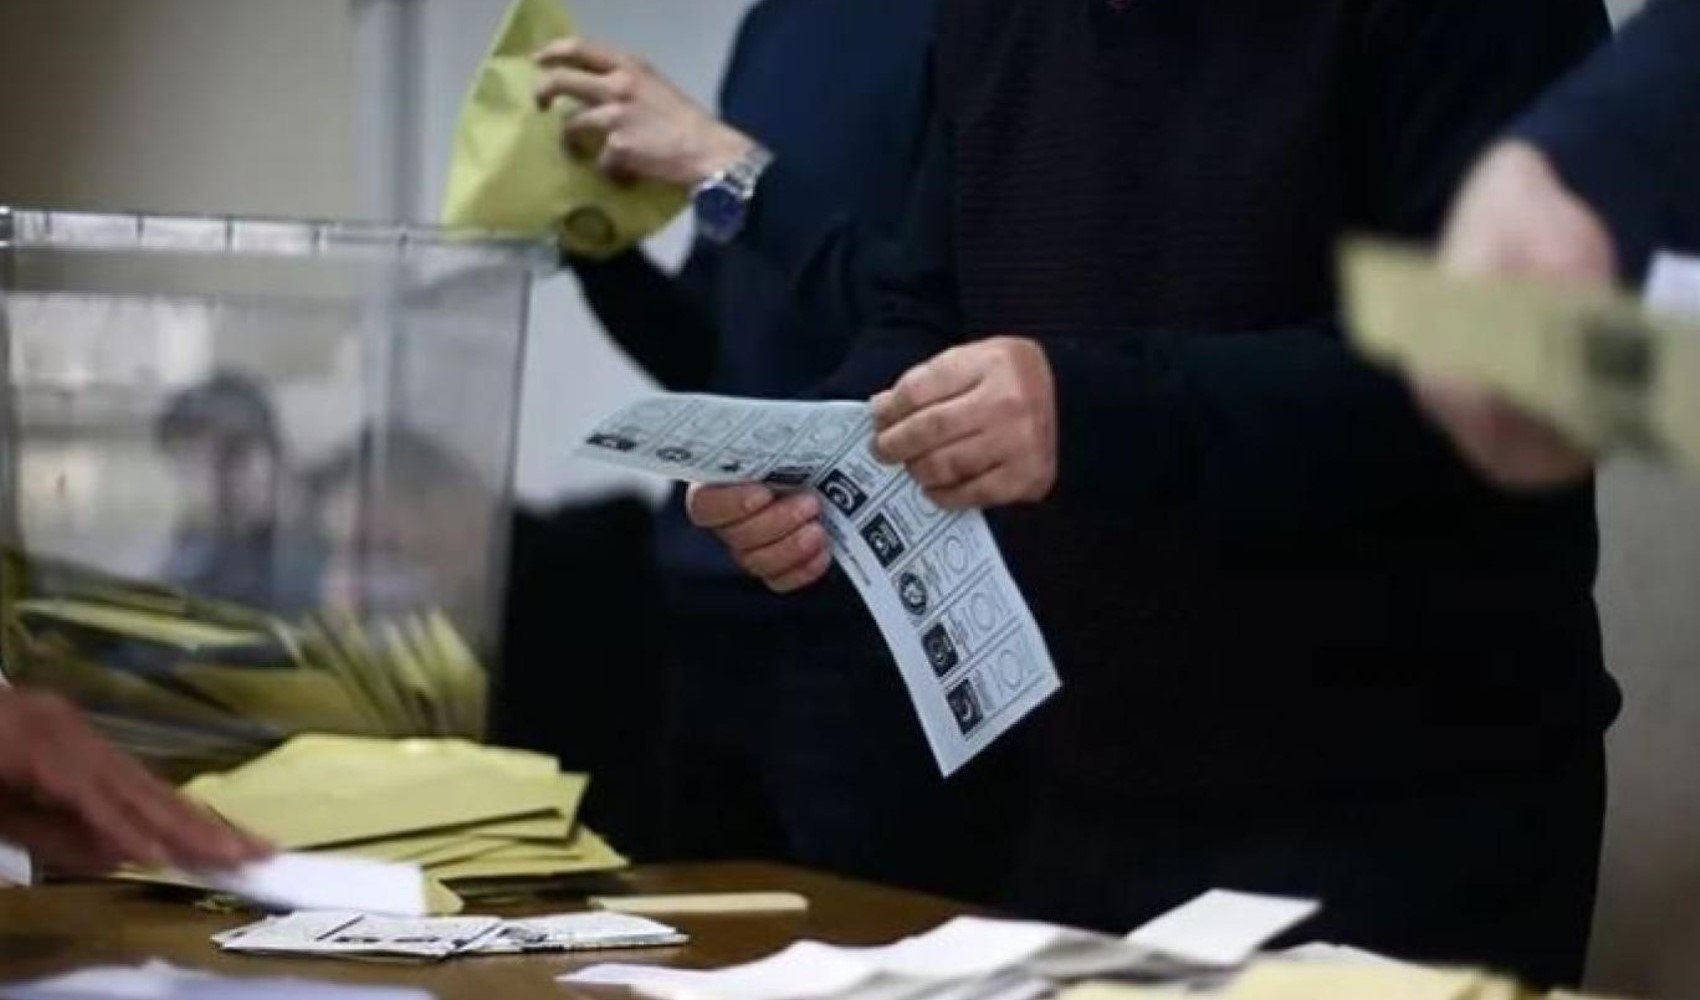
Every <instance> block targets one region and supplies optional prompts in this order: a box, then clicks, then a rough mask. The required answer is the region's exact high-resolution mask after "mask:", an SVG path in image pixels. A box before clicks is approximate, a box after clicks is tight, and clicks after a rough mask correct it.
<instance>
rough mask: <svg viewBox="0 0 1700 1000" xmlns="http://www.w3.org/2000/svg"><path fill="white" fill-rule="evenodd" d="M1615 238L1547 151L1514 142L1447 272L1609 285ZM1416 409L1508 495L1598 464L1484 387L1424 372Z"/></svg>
mask: <svg viewBox="0 0 1700 1000" xmlns="http://www.w3.org/2000/svg"><path fill="white" fill-rule="evenodd" d="M1615 258H1616V251H1615V248H1614V247H1613V246H1612V239H1611V235H1610V233H1609V232H1608V231H1607V229H1606V227H1605V224H1604V223H1603V222H1601V221H1600V219H1599V217H1598V216H1597V215H1595V214H1594V211H1593V210H1592V209H1591V208H1589V207H1588V205H1586V204H1585V203H1584V202H1583V201H1582V200H1581V199H1579V198H1577V197H1576V196H1575V195H1574V194H1572V193H1571V192H1570V191H1569V190H1568V189H1566V188H1565V186H1564V183H1563V181H1561V180H1560V179H1559V177H1558V175H1557V173H1556V172H1554V170H1553V168H1552V166H1551V164H1549V163H1548V162H1547V160H1546V158H1545V157H1544V156H1542V155H1541V154H1540V152H1539V151H1537V150H1536V149H1534V148H1533V147H1531V146H1527V145H1525V144H1522V143H1518V142H1508V143H1505V144H1503V145H1501V146H1499V147H1498V148H1496V149H1494V150H1493V151H1492V152H1490V153H1489V154H1488V155H1487V156H1485V157H1484V158H1483V159H1482V161H1481V163H1480V164H1478V165H1477V167H1476V169H1475V171H1474V172H1473V173H1472V174H1471V176H1470V179H1469V181H1468V182H1467V183H1466V185H1465V187H1464V189H1463V191H1462V193H1461V194H1460V195H1459V197H1458V200H1457V202H1456V203H1455V204H1454V206H1453V210H1452V216H1451V218H1450V220H1449V221H1448V223H1447V227H1446V234H1445V238H1444V241H1443V244H1442V247H1441V264H1442V266H1443V267H1444V268H1446V269H1447V270H1448V271H1451V272H1453V273H1455V274H1459V275H1465V276H1478V277H1491V276H1496V275H1499V276H1513V275H1521V276H1527V277H1534V278H1550V279H1552V280H1553V281H1555V282H1564V283H1567V284H1579V285H1585V286H1600V287H1605V286H1609V285H1610V284H1611V281H1612V276H1613V275H1614V274H1615V273H1616V260H1615ZM1411 387H1412V391H1413V392H1414V394H1415V395H1416V398H1417V402H1418V404H1419V405H1420V406H1421V407H1422V408H1423V410H1424V412H1426V413H1427V414H1428V415H1429V417H1430V418H1431V419H1433V420H1434V421H1435V423H1436V424H1438V425H1439V426H1440V427H1441V429H1443V430H1444V431H1445V432H1446V433H1447V435H1448V436H1449V437H1450V438H1451V439H1452V442H1453V444H1454V445H1456V446H1457V448H1458V451H1459V453H1460V454H1461V455H1462V456H1463V457H1464V459H1465V460H1466V461H1468V462H1469V463H1470V464H1471V465H1472V466H1473V467H1475V468H1476V469H1477V470H1479V471H1480V472H1481V473H1482V474H1483V475H1485V476H1486V477H1487V478H1488V479H1490V480H1491V481H1493V482H1494V483H1495V484H1496V485H1499V486H1501V487H1504V488H1508V489H1538V488H1545V487H1553V486H1562V485H1564V484H1566V483H1569V482H1574V481H1576V480H1578V479H1581V478H1583V477H1584V476H1586V475H1587V474H1588V473H1589V471H1590V470H1591V469H1592V468H1593V459H1592V458H1591V457H1590V456H1589V455H1588V454H1586V453H1585V452H1583V451H1582V450H1580V449H1578V448H1577V447H1576V446H1575V445H1574V444H1572V443H1571V442H1570V441H1569V440H1568V439H1566V438H1565V436H1564V435H1563V434H1562V433H1561V432H1560V431H1558V430H1557V429H1556V428H1554V427H1553V426H1552V425H1550V424H1548V423H1546V422H1544V421H1541V420H1539V419H1538V418H1536V417H1534V416H1531V415H1529V414H1528V413H1526V412H1525V411H1523V410H1521V409H1519V408H1517V407H1515V406H1513V405H1511V404H1509V403H1507V402H1506V401H1505V400H1504V399H1503V398H1502V397H1501V396H1499V395H1498V394H1496V393H1494V392H1492V391H1489V390H1487V389H1485V388H1482V387H1480V386H1479V385H1476V384H1473V383H1470V382H1467V381H1460V380H1457V379H1452V378H1445V377H1439V376H1433V375H1425V374H1422V373H1417V374H1415V375H1413V376H1412V377H1411Z"/></svg>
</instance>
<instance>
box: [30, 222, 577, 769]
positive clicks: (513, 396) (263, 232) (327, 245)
mask: <svg viewBox="0 0 1700 1000" xmlns="http://www.w3.org/2000/svg"><path fill="white" fill-rule="evenodd" d="M550 263H551V255H550V253H549V251H548V250H547V248H545V247H544V246H542V245H540V244H533V243H526V242H501V241H473V240H469V239H460V238H458V237H451V236H449V235H447V234H444V233H441V232H437V231H433V230H429V229H417V228H412V229H402V228H389V227H381V226H371V225H348V224H319V223H296V222H278V221H263V220H239V219H212V218H176V217H161V216H138V215H92V214H83V213H64V212H38V211H27V210H6V209H0V347H3V349H0V365H3V366H4V367H3V369H0V374H3V378H0V394H3V395H0V421H3V428H4V434H3V436H0V477H3V478H0V482H3V484H4V489H3V490H0V545H3V547H4V548H3V555H4V560H3V564H0V624H3V626H4V631H3V641H0V665H3V669H4V671H5V674H6V677H7V679H8V680H9V681H11V682H12V683H14V684H20V685H30V686H37V687H41V688H48V689H52V690H56V691H58V692H60V693H62V694H64V695H66V696H67V697H69V698H71V699H72V700H74V701H76V702H78V703H79V704H80V705H82V706H83V707H84V708H85V709H86V710H87V711H88V713H89V715H90V716H91V718H92V719H93V720H94V721H95V722H96V723H97V724H98V725H99V726H100V727H101V728H102V729H103V730H104V731H105V732H106V733H107V734H108V735H109V736H111V737H112V738H113V739H115V740H116V741H117V742H118V743H120V744H121V745H123V746H125V747H126V748H128V749H130V750H132V751H134V752H136V753H138V754H140V755H141V756H142V757H143V758H144V759H146V760H148V761H149V762H151V763H153V764H154V765H156V766H157V767H158V768H159V769H160V770H162V771H163V772H165V773H167V774H169V775H172V776H183V775H187V774H191V773H194V772H198V771H201V770H206V769H213V768H223V767H227V766H231V765H233V764H236V763H240V762H242V761H244V760H247V759H249V758H251V757H253V756H255V755H257V754H259V753H262V752H264V751H265V750H268V749H270V748H271V747H273V746H275V745H277V744H278V743H279V742H281V741H283V740H284V739H287V738H288V737H289V736H291V735H294V734H297V733H301V732H333V733H348V734H371V735H388V736H403V735H458V736H467V737H471V738H477V737H479V736H480V735H481V734H482V732H483V729H484V725H485V716H486V703H487V700H488V690H489V687H490V680H491V678H490V677H489V676H488V674H487V672H486V666H485V665H486V664H489V663H491V662H492V657H491V654H492V653H493V652H494V650H495V649H496V646H497V642H498V639H499V636H498V635H497V634H496V633H497V631H498V628H499V623H500V621H501V614H500V612H501V608H500V602H501V599H502V590H503V582H504V580H505V577H506V569H507V567H506V562H507V542H508V535H507V525H508V509H509V500H510V483H511V471H512V464H513V453H514V444H515V434H516V422H517V413H518V396H519V383H518V376H519V365H520V360H521V353H522V348H523V343H524V335H525V321H526V305H527V300H528V295H529V290H530V284H531V281H532V278H533V277H534V275H535V274H536V273H537V272H538V271H539V270H540V269H541V268H543V267H546V266H548V265H549V264H550Z"/></svg>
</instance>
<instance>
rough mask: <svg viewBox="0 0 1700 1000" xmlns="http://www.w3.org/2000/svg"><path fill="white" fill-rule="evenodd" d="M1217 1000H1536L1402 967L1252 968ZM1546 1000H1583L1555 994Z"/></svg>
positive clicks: (1095, 995) (1100, 989)
mask: <svg viewBox="0 0 1700 1000" xmlns="http://www.w3.org/2000/svg"><path fill="white" fill-rule="evenodd" d="M1215 995H1216V996H1217V997H1218V998H1219V1000H1540V998H1541V997H1543V996H1546V995H1545V994H1540V993H1534V992H1526V991H1524V990H1522V989H1521V988H1519V987H1518V986H1517V984H1515V983H1513V982H1512V981H1510V980H1508V979H1502V978H1499V977H1496V976H1492V975H1489V974H1487V973H1484V972H1474V971H1460V970H1449V969H1431V968H1425V967H1423V966H1419V965H1407V964H1405V963H1403V962H1355V961H1347V962H1314V961H1306V962H1292V961H1276V960H1270V961H1261V962H1257V963H1254V964H1253V965H1251V966H1250V967H1249V968H1247V969H1246V970H1245V971H1244V972H1242V973H1241V974H1240V975H1239V976H1237V977H1236V978H1235V979H1234V981H1233V982H1232V983H1230V984H1229V985H1228V986H1227V988H1226V989H1224V990H1223V991H1222V992H1220V993H1217V994H1215ZM1173 996H1176V994H1175V993H1173V992H1168V991H1165V990H1163V989H1162V988H1159V987H1139V986H1127V985H1122V984H1118V983H1084V984H1081V985H1079V986H1075V987H1072V988H1070V989H1067V990H1064V991H1063V992H1062V993H1060V994H1058V998H1057V1000H1160V998H1166V997H1173ZM1549 1000H1586V998H1583V997H1580V996H1577V995H1575V994H1569V993H1554V994H1551V995H1550V998H1549Z"/></svg>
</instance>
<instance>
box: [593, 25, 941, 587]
mask: <svg viewBox="0 0 1700 1000" xmlns="http://www.w3.org/2000/svg"><path fill="white" fill-rule="evenodd" d="M933 18H934V5H933V3H932V2H931V0H766V2H764V3H761V4H758V5H757V6H756V7H755V8H754V9H752V10H751V12H750V13H749V15H748V16H747V17H746V18H745V20H744V24H743V27H742V29H741V30H740V31H739V33H738V39H737V42H736V44H735V46H734V48H733V50H732V58H731V63H730V65H729V67H728V69H727V72H726V79H725V81H724V84H723V86H722V89H721V108H722V114H723V115H724V116H725V118H726V120H727V121H728V122H730V123H731V124H732V125H734V126H736V127H738V128H740V129H742V130H743V131H744V132H746V133H747V134H749V135H751V136H753V137H754V138H755V139H756V140H757V141H759V142H761V143H762V144H764V145H766V146H767V147H769V148H770V149H772V150H773V151H774V152H775V153H777V154H778V159H777V160H776V161H775V162H774V164H773V166H772V167H771V168H770V169H769V170H768V172H767V174H766V175H765V176H764V177H763V178H762V182H761V186H760V190H759V191H758V193H757V196H756V200H755V202H754V204H753V206H752V214H751V217H750V220H749V224H748V225H747V226H746V227H745V230H744V232H743V233H742V234H741V235H740V236H739V238H738V239H737V240H736V241H735V242H734V243H733V244H732V245H730V246H726V247H719V246H714V245H712V244H708V243H698V244H697V245H696V246H695V247H694V248H693V249H692V251H691V255H690V257H689V259H688V260H687V261H686V262H685V266H684V269H683V271H682V272H681V273H680V274H679V275H677V276H674V275H671V274H667V273H665V272H663V271H662V270H661V269H659V268H658V267H656V266H655V264H654V263H653V262H652V261H651V260H650V259H649V258H648V257H646V256H645V255H644V254H643V253H642V252H640V251H633V252H632V253H629V254H625V255H623V256H621V257H618V258H616V259H614V260H613V261H610V262H607V263H602V264H595V263H591V262H587V261H574V262H573V264H574V267H575V269H576V270H577V271H578V273H579V276H580V279H581V281H582V283H583V287H584V290H585V294H586V297H587V298H588V300H589V302H590V305H591V308H592V309H593V310H594V311H595V312H596V315H597V317H598V318H599V319H600V320H601V321H602V323H603V325H604V326H605V327H606V328H607V329H608V331H609V333H610V334H611V335H612V336H613V338H614V339H615V340H616V341H617V342H618V343H619V344H620V345H621V346H622V347H623V348H624V349H625V350H626V351H627V353H629V354H630V355H631V356H632V357H633V358H634V359H635V360H636V361H637V362H638V363H639V364H640V365H642V366H643V367H644V368H645V369H646V370H648V371H649V373H650V374H651V375H653V376H654V377H655V378H656V380H657V381H659V382H660V383H661V384H662V385H664V386H666V387H667V388H668V389H673V390H676V391H694V392H703V391H708V392H719V393H726V394H730V395H744V396H792V395H796V394H798V393H800V392H802V391H803V390H805V389H806V388H808V387H809V386H810V385H812V384H814V383H815V382H817V381H819V380H820V379H822V378H824V377H825V376H826V375H827V374H828V373H829V372H831V371H832V370H833V369H834V368H835V367H836V366H837V365H838V363H839V362H840V361H841V360H843V357H844V354H845V352H846V351H847V350H848V349H849V346H850V344H851V342H852V341H854V340H855V337H856V334H857V332H859V330H860V329H861V328H862V326H863V325H865V323H866V320H867V317H868V314H869V311H870V305H869V299H870V297H871V295H872V292H871V290H870V280H869V275H870V273H871V272H872V271H873V270H874V266H873V265H872V264H871V263H870V258H872V257H875V256H878V255H879V254H881V253H882V248H883V246H884V240H885V239H888V238H890V237H891V236H892V235H893V234H894V233H895V232H896V230H897V229H898V227H899V226H900V224H901V221H902V216H903V210H904V207H905V204H906V200H907V194H908V190H909V183H910V176H911V174H912V172H913V170H914V168H915V164H916V161H917V158H918V156H919V153H920V147H921V140H922V136H923V135H924V132H925V127H926V122H927V117H928V113H927V108H926V104H927V98H928V86H927V84H928V69H927V68H928V65H929V63H928V60H929V56H930V51H931V50H930V44H931V38H932V26H933ZM656 544H657V548H658V550H659V551H658V553H657V556H658V558H659V560H660V563H661V566H662V568H663V570H664V571H665V573H666V577H667V580H668V583H669V584H670V586H672V587H673V588H674V590H675V592H676V593H677V595H678V596H679V597H680V598H681V599H683V600H687V601H690V602H692V603H696V604H706V605H712V606H714V607H719V608H723V609H724V610H728V611H742V612H744V613H747V614H772V613H775V611H776V610H777V609H778V608H779V607H781V606H782V602H780V601H779V600H778V599H777V598H775V597H774V596H773V595H771V594H769V593H768V592H767V591H766V589H765V588H763V587H762V586H761V585H760V584H759V583H757V582H756V581H754V580H752V579H751V578H750V577H749V575H748V574H746V573H744V572H743V571H741V570H739V569H738V568H737V567H736V566H735V565H734V564H733V563H732V560H731V559H730V558H729V557H728V556H727V554H726V550H725V547H724V546H722V545H721V544H720V543H719V542H718V541H717V540H716V539H715V538H714V537H713V536H711V535H709V534H707V533H706V532H701V531H697V530H696V529H694V528H692V527H691V526H690V524H689V523H687V521H686V519H685V516H684V512H683V507H682V504H681V503H680V500H679V495H678V494H677V493H675V495H674V496H673V497H672V498H671V499H670V500H669V502H668V504H667V507H666V508H665V509H664V510H663V511H662V514H661V523H660V525H659V527H658V530H657V541H656ZM846 601H850V602H853V601H854V598H853V597H851V596H850V595H849V594H848V593H847V591H846V592H843V593H839V592H834V593H831V594H830V595H828V594H822V595H818V597H817V598H816V604H817V606H824V605H827V604H829V603H830V604H834V605H837V604H842V605H843V611H844V612H845V613H847V614H855V613H857V608H856V607H855V605H854V604H853V603H845V602H846ZM797 603H798V602H796V601H791V602H784V606H788V607H790V608H792V609H793V610H795V608H796V607H797Z"/></svg>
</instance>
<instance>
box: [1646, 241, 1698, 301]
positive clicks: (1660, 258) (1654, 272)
mask: <svg viewBox="0 0 1700 1000" xmlns="http://www.w3.org/2000/svg"><path fill="white" fill-rule="evenodd" d="M1644 295H1645V297H1646V302H1647V307H1648V308H1649V309H1652V310H1653V311H1655V312H1663V313H1671V314H1674V315H1679V316H1700V257H1685V256H1683V255H1681V254H1675V253H1670V252H1668V251H1666V252H1663V253H1659V254H1656V255H1655V256H1654V257H1653V263H1652V268H1651V269H1650V270H1649V271H1648V272H1647V288H1646V291H1645V292H1644Z"/></svg>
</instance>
